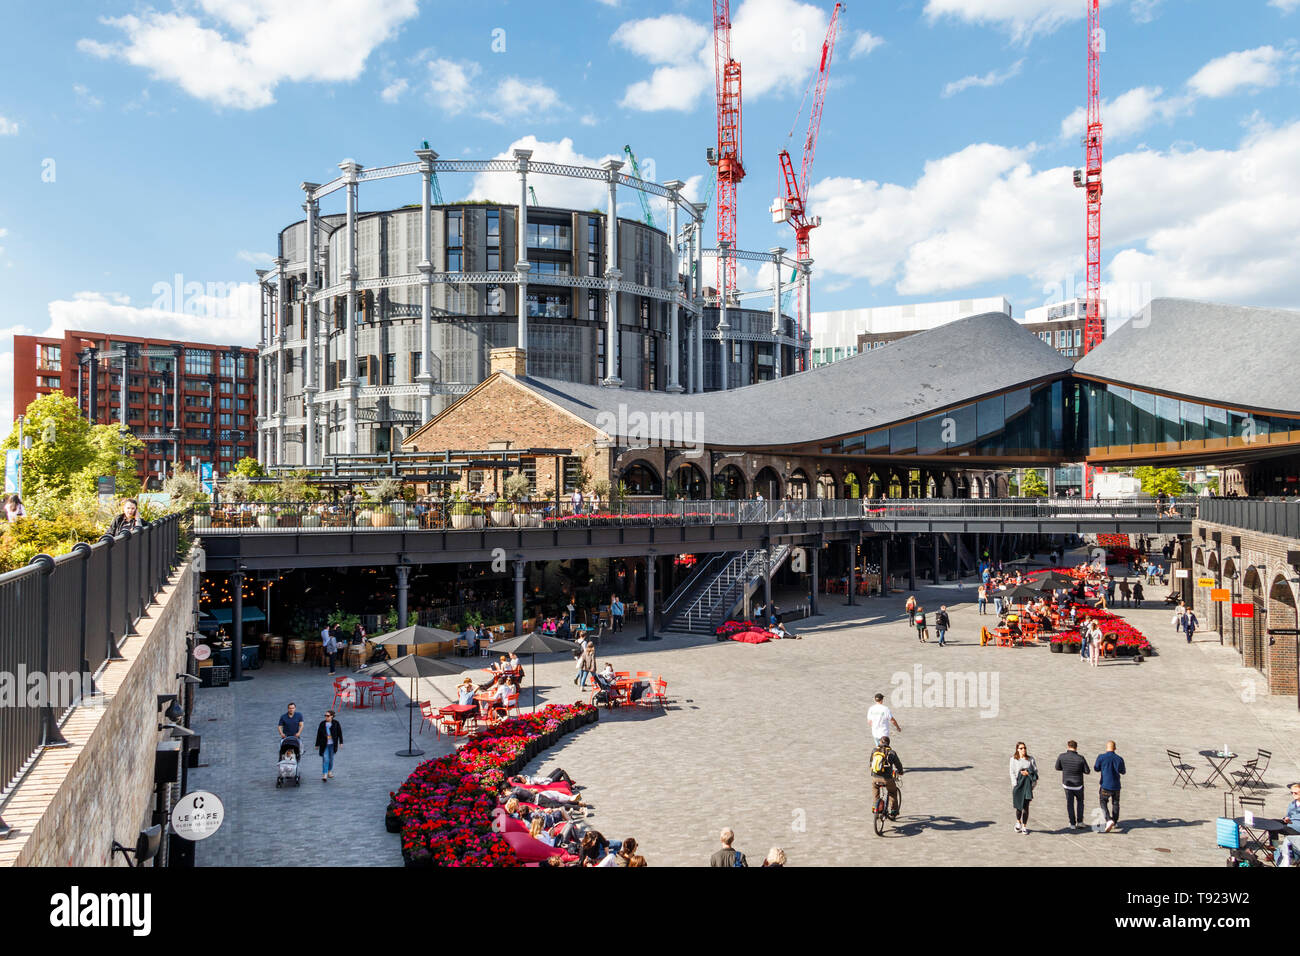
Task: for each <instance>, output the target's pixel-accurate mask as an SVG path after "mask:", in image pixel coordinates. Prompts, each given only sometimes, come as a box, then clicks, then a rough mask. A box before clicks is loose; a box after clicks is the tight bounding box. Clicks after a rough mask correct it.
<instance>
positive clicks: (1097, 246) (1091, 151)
mask: <svg viewBox="0 0 1300 956" xmlns="http://www.w3.org/2000/svg"><path fill="white" fill-rule="evenodd" d="M1104 36H1105V34H1103V33H1102V32H1101V8H1100V3H1099V0H1088V128H1087V130H1085V132H1084V137H1083V146H1084V168H1083V169H1076V170H1075V171H1074V185H1075V186H1077V187H1079V188H1080V189H1083V190H1084V197H1085V199H1086V201H1087V213H1086V224H1085V229H1084V231H1085V240H1084V242H1085V251H1086V256H1087V260H1088V278H1087V293H1086V294H1087V304H1086V309H1085V312H1084V319H1083V353H1084V354H1085V355H1087V354H1088V353H1089V352H1091V351H1092V350H1093V349H1095V348H1096V347H1097V346H1098V345H1100V344H1101V340H1102V339H1104V338H1105V337H1106V318H1105V316H1103V315H1102V314H1101V51H1102V46H1103V43H1104V40H1103V37H1104ZM1093 473H1094V469H1093V466H1092V465H1089V464H1087V463H1086V462H1085V463H1084V466H1083V494H1084V496H1085V497H1088V496H1091V495H1092V489H1093Z"/></svg>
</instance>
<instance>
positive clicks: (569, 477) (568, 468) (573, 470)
mask: <svg viewBox="0 0 1300 956" xmlns="http://www.w3.org/2000/svg"><path fill="white" fill-rule="evenodd" d="M581 482H582V458H581V457H580V456H566V457H565V459H564V492H565V493H566V494H567V493H568V492H570V491H572V490H573V489H574V488H576V487H578V485H579V484H580V483H581Z"/></svg>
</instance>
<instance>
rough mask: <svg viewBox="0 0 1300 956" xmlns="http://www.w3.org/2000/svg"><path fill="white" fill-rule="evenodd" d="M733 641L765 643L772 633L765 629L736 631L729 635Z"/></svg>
mask: <svg viewBox="0 0 1300 956" xmlns="http://www.w3.org/2000/svg"><path fill="white" fill-rule="evenodd" d="M731 639H732V640H733V641H739V642H740V643H742V644H766V643H767V642H768V641H770V640H771V639H772V635H771V634H769V633H768V632H767V631H759V630H753V631H737V632H736V633H735V634H732V635H731Z"/></svg>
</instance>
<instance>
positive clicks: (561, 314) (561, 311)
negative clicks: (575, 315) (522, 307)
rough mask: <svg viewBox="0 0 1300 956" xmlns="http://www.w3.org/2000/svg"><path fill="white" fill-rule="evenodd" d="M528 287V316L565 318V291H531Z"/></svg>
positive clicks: (566, 311) (567, 304) (566, 305)
mask: <svg viewBox="0 0 1300 956" xmlns="http://www.w3.org/2000/svg"><path fill="white" fill-rule="evenodd" d="M531 289H532V287H531V286H530V287H529V290H530V291H529V293H528V315H529V317H530V318H547V319H567V318H570V314H569V294H568V293H567V292H533V291H531Z"/></svg>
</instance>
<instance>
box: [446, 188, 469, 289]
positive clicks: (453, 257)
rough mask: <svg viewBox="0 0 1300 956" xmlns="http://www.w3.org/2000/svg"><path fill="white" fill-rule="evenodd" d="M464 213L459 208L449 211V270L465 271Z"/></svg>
mask: <svg viewBox="0 0 1300 956" xmlns="http://www.w3.org/2000/svg"><path fill="white" fill-rule="evenodd" d="M462 216H463V213H462V212H461V211H460V210H459V209H457V210H451V211H448V213H447V271H448V272H464V271H465V258H464V251H463V249H462V246H463V244H464V239H463V233H462V231H461V225H462ZM458 311H459V310H458Z"/></svg>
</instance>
